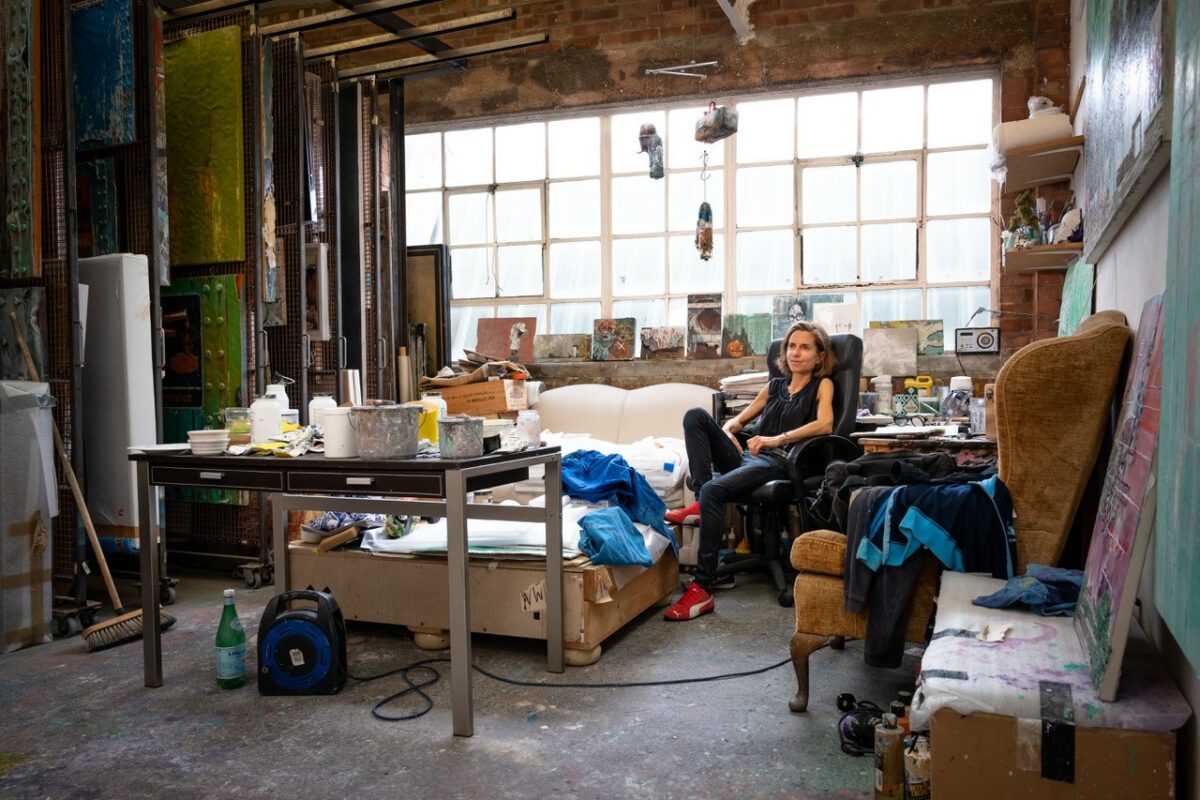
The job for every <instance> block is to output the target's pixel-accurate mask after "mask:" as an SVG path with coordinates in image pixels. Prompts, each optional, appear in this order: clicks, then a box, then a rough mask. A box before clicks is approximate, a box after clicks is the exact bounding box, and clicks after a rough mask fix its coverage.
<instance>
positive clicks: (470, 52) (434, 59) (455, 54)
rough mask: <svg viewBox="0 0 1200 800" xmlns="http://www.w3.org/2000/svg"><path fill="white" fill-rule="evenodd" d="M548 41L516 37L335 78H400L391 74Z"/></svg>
mask: <svg viewBox="0 0 1200 800" xmlns="http://www.w3.org/2000/svg"><path fill="white" fill-rule="evenodd" d="M549 40H550V34H548V33H537V34H531V35H529V36H518V37H516V38H514V39H504V40H502V41H499V42H492V43H491V44H482V45H476V46H474V47H462V48H458V49H455V50H444V51H442V52H440V53H431V54H430V55H425V56H414V57H412V58H401V59H399V60H396V61H384V62H381V63H379V64H371V65H369V66H365V67H354V68H351V69H347V70H339V71H338V74H337V77H338V80H345V79H348V78H361V77H366V76H368V75H375V76H377V77H379V78H381V79H390V78H394V77H402V76H400V75H394V74H392V73H394V72H397V71H401V70H406V69H408V68H410V67H417V66H422V65H425V64H436V63H438V62H440V61H453V60H455V59H459V58H470V57H471V56H485V55H491V54H492V53H503V52H505V51H507V50H516V49H519V48H522V47H532V46H534V45H539V44H545V43H546V42H548V41H549ZM385 73H386V74H385Z"/></svg>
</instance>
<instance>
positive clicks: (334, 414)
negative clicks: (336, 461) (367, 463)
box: [322, 406, 358, 458]
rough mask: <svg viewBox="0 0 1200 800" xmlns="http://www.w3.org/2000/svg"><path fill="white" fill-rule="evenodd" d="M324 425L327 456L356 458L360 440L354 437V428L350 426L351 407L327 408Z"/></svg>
mask: <svg viewBox="0 0 1200 800" xmlns="http://www.w3.org/2000/svg"><path fill="white" fill-rule="evenodd" d="M322 427H323V428H324V431H325V457H326V458H354V457H355V456H357V455H358V442H357V440H356V439H355V437H354V429H353V428H351V427H350V409H349V408H346V407H345V406H341V407H337V408H327V409H325V417H324V420H323V422H322Z"/></svg>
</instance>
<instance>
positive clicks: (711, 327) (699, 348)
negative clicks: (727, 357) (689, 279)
mask: <svg viewBox="0 0 1200 800" xmlns="http://www.w3.org/2000/svg"><path fill="white" fill-rule="evenodd" d="M722 332H723V328H722V327H721V295H719V294H689V295H688V324H687V352H688V358H700V359H704V358H720V357H721V334H722Z"/></svg>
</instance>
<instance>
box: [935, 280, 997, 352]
mask: <svg viewBox="0 0 1200 800" xmlns="http://www.w3.org/2000/svg"><path fill="white" fill-rule="evenodd" d="M989 296H990V291H989V289H988V287H986V286H943V287H941V288H940V289H930V290H929V316H928V317H927V319H940V320H942V329H943V330H944V331H945V332H946V335H945V337H944V338H945V342H946V350H953V349H954V344H955V342H954V330H955V329H956V328H961V327H963V326H964V325H966V324H967V320H968V319H970V318H971V315H972V314H974V313H975V311H976V310H977V309H980V308H989V307H990V305H991V303H990V300H989ZM990 319H991V317H986V316H984V315H982V314H981V315H980V316H978V317H976V318H975V321H974V322H973V323H972V324H973V325H987V324H988V321H989V320H990Z"/></svg>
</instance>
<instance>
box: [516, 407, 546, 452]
mask: <svg viewBox="0 0 1200 800" xmlns="http://www.w3.org/2000/svg"><path fill="white" fill-rule="evenodd" d="M517 434H518V435H519V436H520V437H521V438H522V439H524V440H525V443H526V444H528V445H529V446H530V447H538V446H540V445H541V443H542V418H541V415H540V414H538V412H537V411H535V410H534V409H532V408H531V409H528V410H526V411H518V412H517Z"/></svg>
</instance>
